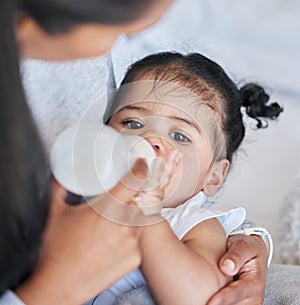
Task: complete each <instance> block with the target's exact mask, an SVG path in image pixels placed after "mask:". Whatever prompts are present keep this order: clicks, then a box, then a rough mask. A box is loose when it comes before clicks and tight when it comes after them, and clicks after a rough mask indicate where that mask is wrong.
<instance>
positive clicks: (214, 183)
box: [203, 159, 230, 196]
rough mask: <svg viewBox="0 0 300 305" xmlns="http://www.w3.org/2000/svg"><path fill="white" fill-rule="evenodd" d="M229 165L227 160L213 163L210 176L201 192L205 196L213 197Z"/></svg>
mask: <svg viewBox="0 0 300 305" xmlns="http://www.w3.org/2000/svg"><path fill="white" fill-rule="evenodd" d="M229 164H230V163H229V161H228V160H227V159H222V160H219V161H216V162H214V164H213V166H212V168H211V170H210V176H209V178H208V180H207V182H206V185H205V186H204V187H203V192H204V193H205V194H206V195H207V196H214V195H215V194H216V193H217V191H218V190H219V188H220V187H221V186H222V184H223V182H224V180H225V178H226V175H227V172H228V169H229Z"/></svg>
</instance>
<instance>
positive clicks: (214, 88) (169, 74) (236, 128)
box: [121, 52, 283, 162]
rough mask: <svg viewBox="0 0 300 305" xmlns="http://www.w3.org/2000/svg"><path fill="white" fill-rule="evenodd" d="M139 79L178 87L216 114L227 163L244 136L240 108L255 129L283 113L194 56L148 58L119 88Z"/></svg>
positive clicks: (253, 88) (260, 92)
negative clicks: (190, 92)
mask: <svg viewBox="0 0 300 305" xmlns="http://www.w3.org/2000/svg"><path fill="white" fill-rule="evenodd" d="M141 79H144V80H150V79H151V80H161V81H169V82H174V83H178V84H180V85H182V86H184V87H185V88H187V89H189V90H191V91H192V92H193V93H194V94H196V95H197V96H198V97H199V98H200V99H201V100H202V101H203V102H205V103H206V104H207V105H208V106H209V107H210V108H211V109H212V110H213V111H214V112H216V114H217V115H219V116H220V117H221V122H219V123H220V125H221V129H222V131H223V134H224V137H225V142H226V144H225V145H226V158H227V159H228V160H229V161H230V162H231V161H232V156H233V153H234V152H235V151H236V150H237V149H238V147H239V146H240V144H241V142H242V140H243V138H244V135H245V127H244V123H243V120H242V112H241V107H245V110H246V113H247V114H248V115H249V116H250V117H252V118H254V119H256V121H257V128H265V127H267V125H268V124H267V122H266V120H264V118H268V119H272V120H273V119H275V118H277V117H278V116H279V114H280V113H281V112H282V111H283V108H282V107H280V106H279V105H278V103H272V104H270V105H267V103H268V100H269V95H268V94H267V93H266V92H265V91H264V89H263V88H262V87H260V86H259V85H257V84H254V83H249V84H246V85H244V86H243V87H241V88H240V89H238V87H237V85H236V84H235V83H234V82H233V81H232V80H231V79H230V78H229V77H228V75H227V74H226V73H225V71H224V70H223V68H222V67H220V66H219V65H218V64H217V63H215V62H213V61H212V60H210V59H208V58H207V57H205V56H203V55H200V54H197V53H192V54H188V55H182V54H179V53H172V52H163V53H158V54H153V55H150V56H147V57H145V58H143V59H141V60H139V61H137V62H136V63H134V64H133V65H131V66H130V67H129V69H128V71H127V74H126V76H125V78H124V79H123V81H122V84H121V85H125V84H128V83H132V82H135V81H139V80H141ZM220 101H221V102H222V103H220ZM220 104H221V105H220ZM220 108H221V109H220Z"/></svg>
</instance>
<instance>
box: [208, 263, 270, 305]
mask: <svg viewBox="0 0 300 305" xmlns="http://www.w3.org/2000/svg"><path fill="white" fill-rule="evenodd" d="M257 263H258V262H257V259H253V260H250V261H249V262H247V263H246V264H245V265H244V266H243V268H242V269H243V270H241V274H240V275H239V278H238V279H237V280H236V281H234V282H232V283H230V284H229V285H228V286H226V287H225V288H223V289H221V290H219V291H218V292H217V293H216V294H215V295H214V296H213V297H212V298H211V299H210V300H209V302H208V304H207V305H261V304H263V300H264V289H265V282H264V280H265V277H264V276H261V275H260V273H259V272H258V268H257Z"/></svg>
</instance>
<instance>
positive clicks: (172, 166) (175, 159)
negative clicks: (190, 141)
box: [160, 151, 179, 189]
mask: <svg viewBox="0 0 300 305" xmlns="http://www.w3.org/2000/svg"><path fill="white" fill-rule="evenodd" d="M178 163H179V156H178V153H177V151H173V152H172V153H171V155H170V157H169V158H168V160H167V163H166V166H165V173H164V179H163V181H162V182H161V184H160V188H162V189H165V188H166V187H167V186H168V185H169V183H170V180H171V177H172V176H173V175H174V173H175V171H176V168H177V165H178Z"/></svg>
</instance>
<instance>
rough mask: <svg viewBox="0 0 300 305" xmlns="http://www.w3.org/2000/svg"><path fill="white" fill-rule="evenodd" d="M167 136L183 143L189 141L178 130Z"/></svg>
mask: <svg viewBox="0 0 300 305" xmlns="http://www.w3.org/2000/svg"><path fill="white" fill-rule="evenodd" d="M169 136H170V137H171V138H172V139H173V140H175V141H177V142H184V143H187V142H191V140H190V139H189V138H188V137H187V136H185V135H184V134H182V133H180V132H172V133H170V134H169Z"/></svg>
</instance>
